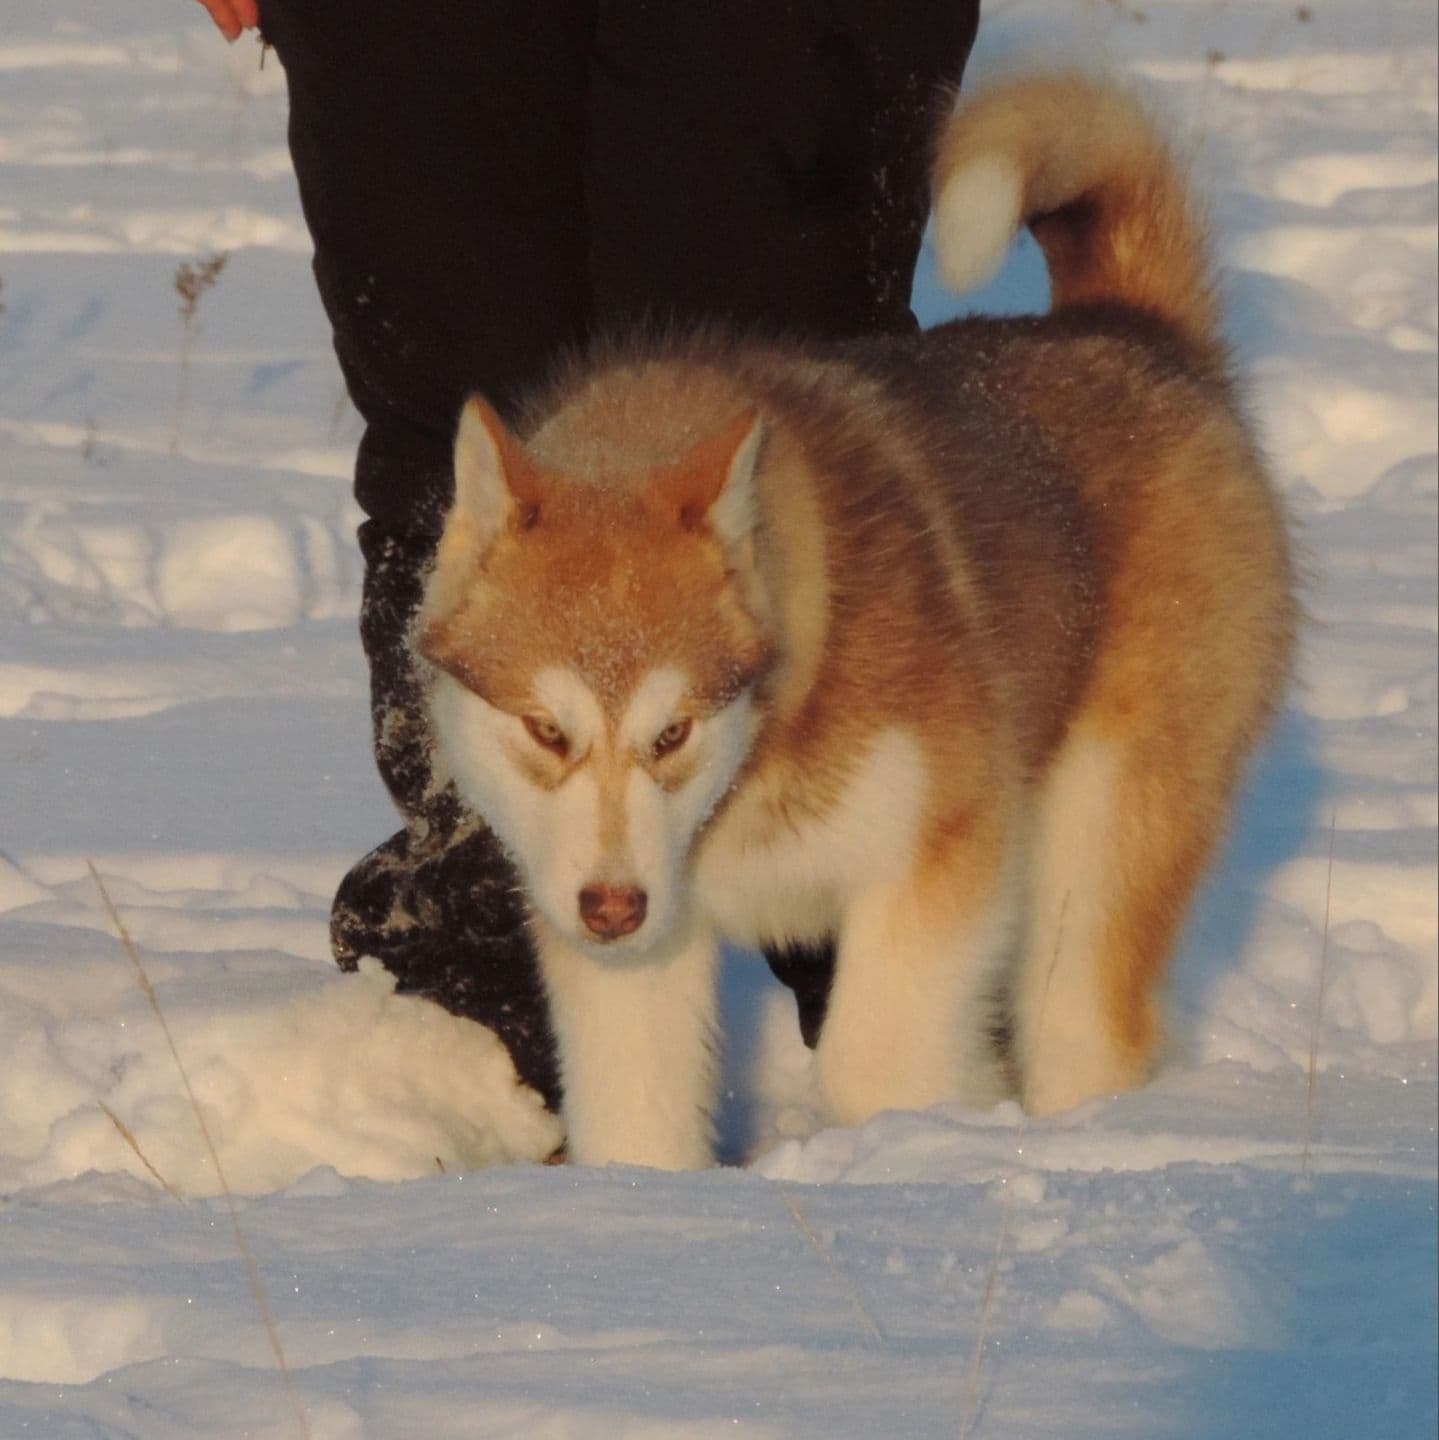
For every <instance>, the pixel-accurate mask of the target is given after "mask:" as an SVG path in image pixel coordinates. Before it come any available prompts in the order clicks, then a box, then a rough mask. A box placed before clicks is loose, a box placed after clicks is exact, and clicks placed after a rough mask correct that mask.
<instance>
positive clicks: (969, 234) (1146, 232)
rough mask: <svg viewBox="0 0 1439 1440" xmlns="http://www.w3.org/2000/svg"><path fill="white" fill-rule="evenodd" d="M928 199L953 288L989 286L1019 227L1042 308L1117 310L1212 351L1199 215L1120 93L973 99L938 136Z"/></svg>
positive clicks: (1011, 90)
mask: <svg viewBox="0 0 1439 1440" xmlns="http://www.w3.org/2000/svg"><path fill="white" fill-rule="evenodd" d="M934 195H935V209H934V220H935V238H936V245H937V248H938V252H939V265H940V273H941V275H942V276H943V277H944V279H945V282H946V283H947V284H948V285H950V286H951V287H952V288H953V289H954V290H956V291H959V292H962V291H965V290H968V289H972V288H973V287H974V286H976V285H978V284H981V283H983V282H984V281H985V280H987V279H989V278H990V277H991V276H992V275H993V274H994V272H995V271H997V270H998V269H999V266H1000V264H1001V263H1002V262H1003V260H1004V257H1005V254H1006V253H1007V251H1008V249H1009V246H1010V243H1011V241H1012V240H1013V239H1014V235H1015V232H1016V231H1017V230H1018V229H1019V227H1020V225H1022V224H1027V225H1028V226H1029V227H1030V229H1031V230H1032V231H1033V232H1034V236H1035V239H1036V240H1038V241H1039V244H1040V248H1041V249H1042V250H1043V251H1044V257H1045V260H1046V261H1047V262H1048V265H1049V277H1050V284H1051V288H1052V292H1053V308H1054V309H1055V310H1059V309H1062V308H1063V307H1065V306H1067V305H1084V304H1098V303H1107V304H1118V305H1125V306H1129V307H1131V308H1133V309H1135V310H1141V311H1145V312H1147V313H1149V314H1151V315H1155V316H1158V317H1159V318H1160V319H1162V320H1164V321H1167V322H1168V323H1169V324H1171V325H1173V326H1174V327H1175V328H1176V329H1178V330H1179V331H1180V332H1181V333H1182V334H1183V335H1184V336H1185V337H1187V338H1188V339H1189V340H1190V341H1191V342H1192V343H1194V344H1197V345H1199V346H1200V347H1201V348H1203V349H1205V350H1211V349H1214V348H1216V347H1217V346H1218V345H1219V344H1220V340H1219V314H1218V305H1217V303H1216V300H1215V295H1214V287H1213V282H1212V279H1211V275H1210V267H1209V261H1208V255H1207V247H1206V244H1205V228H1204V224H1203V221H1202V219H1201V218H1200V215H1199V207H1198V205H1197V204H1196V201H1195V199H1194V197H1193V195H1192V194H1191V192H1190V190H1189V187H1188V185H1187V184H1186V183H1185V179H1184V175H1183V173H1182V171H1181V169H1180V167H1179V166H1178V165H1177V164H1176V162H1175V160H1174V158H1173V157H1172V155H1171V154H1170V151H1169V147H1168V145H1167V144H1166V143H1165V140H1164V137H1163V135H1162V134H1161V133H1160V130H1159V129H1158V127H1157V126H1156V125H1155V123H1154V121H1153V120H1152V119H1151V118H1150V117H1149V115H1148V114H1147V113H1146V111H1145V108H1144V106H1143V105H1142V104H1141V103H1140V102H1139V101H1138V100H1137V99H1136V98H1135V97H1134V96H1133V95H1131V94H1130V93H1129V92H1128V91H1126V90H1124V89H1123V88H1121V87H1119V86H1117V85H1115V84H1113V83H1109V82H1105V81H1101V80H1096V79H1093V78H1092V77H1090V76H1086V75H1081V74H1074V73H1060V74H1056V75H1041V76H1036V77H1033V78H1030V79H1022V80H1014V81H1010V82H1008V83H1005V84H1000V85H998V86H995V87H994V88H992V89H990V90H988V91H984V92H982V93H980V94H979V95H977V96H976V97H975V98H974V99H973V100H971V101H968V102H966V103H964V104H962V105H961V106H960V108H959V110H958V112H957V113H956V114H955V115H954V116H953V118H951V119H950V120H949V121H948V123H947V124H946V126H945V128H944V130H943V131H942V132H941V134H940V137H939V145H938V148H937V152H936V163H935V170H934Z"/></svg>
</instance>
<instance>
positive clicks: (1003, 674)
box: [414, 74, 1295, 1169]
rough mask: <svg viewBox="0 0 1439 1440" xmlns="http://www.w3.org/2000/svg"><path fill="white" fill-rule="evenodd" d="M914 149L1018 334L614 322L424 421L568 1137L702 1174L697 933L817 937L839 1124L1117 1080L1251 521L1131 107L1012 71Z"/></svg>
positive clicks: (1284, 655)
mask: <svg viewBox="0 0 1439 1440" xmlns="http://www.w3.org/2000/svg"><path fill="white" fill-rule="evenodd" d="M936 153H937V157H938V158H937V163H936V168H935V194H936V202H935V226H936V234H937V241H938V248H939V253H940V257H941V265H942V270H943V273H944V275H945V276H946V277H947V278H948V280H949V281H950V283H952V284H953V285H954V287H955V288H956V289H959V290H963V289H966V288H969V287H970V286H972V285H974V284H976V283H977V282H979V281H981V280H983V279H984V278H986V277H987V276H988V275H989V274H990V273H991V272H992V271H993V270H994V269H995V268H996V267H997V266H998V265H999V264H1000V262H1001V261H1002V259H1003V257H1004V255H1005V253H1006V251H1007V249H1008V247H1009V245H1010V243H1011V241H1012V239H1013V237H1014V235H1015V233H1016V231H1017V230H1018V228H1019V227H1020V225H1021V224H1027V225H1028V226H1029V228H1030V229H1031V230H1032V232H1033V233H1034V235H1035V237H1036V238H1037V240H1038V242H1039V244H1040V247H1041V248H1042V250H1043V252H1044V254H1045V258H1046V262H1047V265H1048V269H1049V274H1050V280H1051V287H1052V306H1051V309H1050V311H1049V313H1048V314H1046V315H1043V316H1029V317H1020V318H1009V319H989V318H979V319H966V320H961V321H957V322H954V323H951V324H946V325H941V326H939V327H938V328H936V329H932V330H930V331H928V332H925V333H919V334H915V335H911V336H902V337H894V338H884V339H873V340H865V341H856V342H846V343H822V344H815V345H794V344H783V343H761V342H755V341H749V340H745V339H735V338H726V337H724V336H722V335H717V334H700V335H693V336H689V337H687V338H680V339H675V338H665V339H650V340H636V341H633V342H630V343H628V344H614V345H611V346H609V347H607V348H604V349H602V350H600V351H599V352H597V353H595V354H592V355H591V356H589V357H588V358H587V359H585V360H583V361H581V362H577V363H575V364H574V365H573V366H572V367H571V368H570V369H569V370H568V371H567V373H565V374H564V375H563V376H562V377H561V378H560V379H559V380H558V381H557V383H555V384H554V385H553V386H552V387H551V388H549V389H548V390H547V391H546V392H545V393H544V394H543V395H541V396H539V397H537V398H536V399H535V401H534V402H533V404H532V406H531V407H530V408H529V410H528V411H527V412H526V413H525V415H524V416H523V417H522V419H521V420H520V421H519V422H518V423H517V424H515V425H514V427H513V428H509V427H507V426H506V425H505V424H503V423H502V422H501V420H500V419H499V418H498V416H497V415H496V414H495V412H494V411H493V410H491V409H490V408H489V407H488V406H487V405H486V404H485V402H484V401H483V400H482V399H480V398H475V399H472V400H471V401H470V402H469V403H468V404H467V405H466V407H465V409H464V412H463V415H462V417H461V419H460V422H459V431H458V438H457V441H456V448H455V499H454V503H453V507H452V509H451V510H450V511H449V513H448V515H447V517H446V520H445V524H444V528H443V533H442V536H441V539H440V543H439V546H438V550H437V554H436V559H435V564H434V568H433V572H432V574H431V576H430V578H429V580H428V583H427V587H426V590H425V595H424V599H423V604H422V606H421V609H420V611H419V613H418V616H417V620H416V623H415V627H414V644H415V646H416V648H417V650H418V653H419V654H420V655H421V656H422V657H423V658H424V660H425V661H426V662H428V667H429V673H430V676H431V682H430V684H429V687H428V704H429V707H430V714H431V718H432V720H433V722H434V732H435V734H436V737H437V741H436V743H437V748H438V751H439V753H440V756H441V758H442V760H443V762H444V765H445V766H446V768H447V771H448V773H449V774H450V775H451V776H452V777H453V779H454V780H455V782H456V783H457V785H458V786H459V789H460V791H461V793H462V795H463V796H464V797H465V798H466V799H467V801H468V802H469V803H470V804H471V805H473V807H474V808H475V809H476V810H477V811H478V812H479V814H480V815H481V816H483V817H484V819H485V820H486V821H487V822H488V823H489V824H490V825H491V826H492V827H493V828H494V830H495V831H496V832H497V834H498V835H499V836H500V838H501V840H502V841H503V842H504V844H505V845H506V847H507V848H508V850H509V851H510V852H511V854H512V855H513V857H514V859H515V861H516V863H517V867H518V870H519V873H520V875H521V878H522V880H523V883H524V886H525V889H526V891H527V894H528V900H529V905H530V909H531V913H532V925H533V935H534V940H535V945H536V949H537V953H538V956H539V963H540V968H541V972H542V974H543V977H544V981H545V986H546V989H547V993H548V996H549V1000H550V1003H551V1007H552V1016H553V1021H554V1026H555V1031H556V1035H557V1037H558V1045H559V1057H560V1063H561V1071H562V1074H563V1079H564V1090H565V1100H564V1113H563V1118H564V1121H565V1125H566V1129H567V1133H568V1143H569V1154H570V1158H571V1159H572V1160H574V1161H577V1162H580V1163H606V1162H626V1163H633V1164H639V1165H648V1166H656V1167H661V1168H670V1169H684V1168H692V1167H698V1166H703V1165H706V1164H708V1163H710V1162H711V1160H712V1134H711V1121H710V1116H711V1112H712V1109H713V1107H714V1103H715V1098H716V1095H715V1092H716V1085H717V1077H716V1061H715V1049H714V1031H715V1023H716V1018H715V1017H716V999H715V990H716V966H717V957H718V954H719V944H720V941H721V940H722V939H727V940H731V941H734V942H737V943H739V944H741V945H748V946H756V945H759V944H760V943H761V942H765V943H776V944H784V943H787V942H805V943H813V942H817V941H821V940H823V939H825V938H826V937H836V938H837V944H838V951H837V964H836V971H835V977H834V984H833V990H832V993H831V997H830V1001H829V1009H828V1013H827V1016H826V1019H825V1023H824V1027H823V1031H822V1034H821V1035H820V1038H819V1042H818V1046H817V1049H816V1052H815V1071H816V1076H817V1080H818V1085H819V1089H820V1092H821V1095H822V1098H823V1101H824V1103H825V1105H826V1106H827V1108H828V1111H829V1113H830V1115H831V1116H832V1118H833V1119H834V1120H835V1121H837V1122H839V1123H846V1124H848V1123H857V1122H860V1121H863V1120H865V1119H867V1118H868V1117H870V1116H873V1115H875V1114H876V1113H877V1112H880V1111H883V1110H890V1109H913V1108H919V1107H923V1106H928V1105H931V1104H934V1103H935V1102H938V1101H944V1100H950V1099H955V1098H960V1099H967V1100H969V1101H971V1102H980V1103H983V1102H989V1101H993V1100H994V1099H996V1098H997V1097H1000V1096H1002V1095H1005V1094H1017V1095H1018V1098H1019V1099H1020V1100H1021V1101H1022V1103H1023V1104H1024V1106H1025V1108H1026V1109H1027V1110H1028V1111H1030V1112H1031V1113H1034V1114H1038V1115H1043V1114H1048V1113H1051V1112H1055V1111H1061V1110H1064V1109H1067V1108H1069V1107H1072V1106H1075V1105H1077V1104H1079V1103H1080V1102H1082V1101H1085V1100H1088V1099H1090V1098H1092V1097H1095V1096H1101V1095H1109V1094H1113V1093H1115V1092H1118V1091H1122V1090H1126V1089H1129V1088H1131V1087H1134V1086H1136V1085H1138V1084H1140V1083H1142V1082H1143V1081H1144V1080H1145V1078H1146V1077H1147V1075H1148V1073H1149V1072H1150V1069H1151V1066H1152V1064H1153V1061H1154V1056H1155V1051H1156V1045H1157V1043H1158V1041H1159V1037H1160V1030H1161V1025H1160V1017H1159V1003H1158V990H1159V987H1160V982H1161V979H1162V977H1163V973H1164V971H1165V967H1166V962H1167V960H1168V957H1169V955H1170V952H1171V951H1172V949H1173V948H1174V945H1175V942H1176V934H1177V931H1178V930H1179V927H1180V924H1181V921H1182V919H1183V917H1184V914H1185V911H1186V907H1187V906H1188V903H1189V901H1190V898H1191V896H1192V895H1193V893H1194V890H1195V887H1196V885H1197V883H1198V882H1199V880H1200V878H1201V876H1202V874H1203V872H1204V870H1205V867H1206V864H1207V862H1208V861H1209V859H1210V857H1211V856H1212V854H1213V851H1214V848H1215V845H1216V842H1217V840H1218V839H1219V837H1220V836H1221V833H1222V831H1223V828H1224V825H1225V821H1226V817H1227V814H1228V811H1229V809H1230V806H1231V801H1232V798H1233V795H1234V791H1235V788H1236V784H1237V782H1238V780H1239V778H1240V775H1241V771H1242V768H1243V766H1244V762H1245V760H1246V758H1247V757H1248V755H1249V754H1250V752H1251V751H1252V749H1253V747H1254V746H1255V744H1256V742H1257V740H1258V739H1259V738H1260V736H1261V735H1262V733H1263V731H1264V729H1265V726H1266V723H1267V722H1268V721H1269V719H1270V717H1271V716H1272V715H1273V713H1274V711H1275V708H1276V706H1277V704H1278V702H1279V699H1280V697H1281V695H1282V692H1283V689H1284V685H1285V681H1286V677H1287V675H1288V671H1289V666H1290V656H1291V649H1292V643H1293V639H1292V637H1293V632H1294V626H1295V607H1294V602H1293V600H1292V586H1291V564H1290V558H1289V544H1288V539H1287V533H1286V522H1285V518H1284V515H1283V512H1282V507H1281V504H1280V502H1279V500H1278V499H1277V497H1276V495H1275V493H1274V490H1273V488H1272V487H1271V485H1270V483H1269V481H1268V479H1267V477H1266V474H1265V468H1264V464H1263V462H1262V459H1261V457H1260V455H1259V452H1258V449H1257V447H1256V443H1255V440H1254V438H1253V436H1252V434H1251V432H1250V429H1249V426H1248V425H1247V423H1246V420H1245V416H1244V414H1243V410H1242V406H1241V404H1240V401H1239V398H1238V396H1237V394H1236V389H1235V385H1234V383H1233V381H1232V379H1231V377H1230V375H1229V372H1228V369H1227V362H1226V356H1225V352H1224V348H1223V345H1222V342H1221V340H1220V338H1219V332H1218V317H1217V312H1216V304H1215V300H1214V296H1213V288H1212V281H1211V276H1210V270H1209V265H1208V261H1207V259H1206V255H1205V250H1206V245H1205V235H1204V227H1203V225H1202V223H1201V221H1200V219H1199V217H1198V215H1197V211H1196V205H1195V203H1194V201H1193V199H1192V197H1191V195H1190V193H1189V191H1188V188H1187V186H1186V183H1185V181H1184V179H1183V177H1182V175H1181V173H1180V171H1179V169H1178V167H1177V166H1176V165H1175V163H1174V161H1173V160H1172V159H1171V157H1170V155H1169V152H1168V149H1167V147H1166V144H1165V142H1164V140H1163V139H1162V137H1161V134H1160V132H1159V131H1158V129H1157V128H1156V126H1155V125H1154V124H1153V123H1152V122H1151V121H1150V119H1149V118H1148V117H1147V115H1146V113H1145V111H1144V108H1143V107H1142V106H1141V105H1140V104H1139V103H1138V102H1137V101H1136V100H1135V99H1134V98H1132V97H1131V96H1130V95H1129V94H1128V93H1126V92H1125V91H1124V90H1123V89H1121V88H1119V87H1117V86H1114V85H1111V84H1109V83H1106V82H1101V81H1097V80H1093V79H1089V78H1085V77H1083V76H1079V75H1070V74H1059V75H1048V76H1039V77H1034V78H1029V79H1024V80H1017V81H1011V82H1009V83H1007V84H1004V85H1001V86H999V87H998V88H996V89H994V90H992V91H990V92H988V93H986V94H982V95H981V96H979V97H978V98H977V99H975V100H974V101H972V102H970V103H968V104H966V105H964V106H963V107H962V108H961V109H960V110H959V111H958V113H957V114H955V115H954V116H952V117H951V118H950V119H949V120H948V121H947V122H946V125H945V128H944V130H943V132H942V134H941V135H940V137H939V140H938V145H937V152H936ZM997 1029H998V1030H1002V1031H1004V1032H1007V1035H1008V1041H1007V1044H1006V1045H1005V1046H1004V1047H1003V1049H1002V1050H1001V1049H1000V1048H999V1047H997V1045H996V1041H995V1038H994V1037H995V1033H996V1030H997Z"/></svg>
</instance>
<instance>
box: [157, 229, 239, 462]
mask: <svg viewBox="0 0 1439 1440" xmlns="http://www.w3.org/2000/svg"><path fill="white" fill-rule="evenodd" d="M229 258H230V257H229V256H228V255H227V254H224V253H223V252H220V251H217V252H216V253H215V254H213V255H211V256H209V257H208V258H207V259H204V260H201V261H200V262H199V263H198V264H196V265H192V264H190V262H189V261H188V260H186V261H185V262H184V263H183V264H181V265H180V266H179V268H178V269H177V270H176V271H175V293H176V294H177V295H178V296H179V297H180V362H179V363H180V369H179V378H178V379H177V381H176V385H175V424H174V427H173V428H172V430H171V431H170V453H171V454H172V455H173V454H174V453H175V452H176V451H177V450H178V449H179V448H180V425H181V422H182V421H183V420H184V418H185V405H186V402H187V401H188V400H189V398H190V352H191V351H192V350H193V349H194V346H195V320H196V316H197V315H198V314H199V310H200V300H201V298H202V297H203V296H204V295H205V293H206V291H208V290H210V289H211V288H212V287H213V286H214V284H215V282H216V281H217V280H218V279H219V278H220V272H221V271H222V270H223V269H224V268H225V262H226V261H227V260H228V259H229Z"/></svg>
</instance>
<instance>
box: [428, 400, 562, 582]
mask: <svg viewBox="0 0 1439 1440" xmlns="http://www.w3.org/2000/svg"><path fill="white" fill-rule="evenodd" d="M541 488H542V487H541V485H540V477H539V474H538V472H537V471H536V469H535V467H534V465H533V463H532V462H531V461H530V458H529V456H527V455H526V454H525V452H524V449H523V447H522V446H521V445H520V443H519V441H517V440H516V439H515V438H514V436H512V435H511V434H510V432H509V431H508V430H507V429H506V428H505V422H504V421H503V420H501V419H500V417H499V416H498V415H497V414H496V413H495V412H494V410H492V409H491V408H490V406H489V405H488V404H486V403H485V401H484V400H482V399H481V398H480V397H479V396H478V395H473V396H471V397H470V399H469V400H467V401H466V402H465V408H464V409H463V410H462V411H461V412H460V428H459V433H458V434H457V435H456V436H455V503H454V505H453V506H452V507H451V509H450V513H449V516H448V518H447V519H446V521H445V539H446V541H448V540H449V539H450V535H451V532H452V531H454V532H456V535H457V537H463V539H464V541H465V544H466V548H467V549H469V550H470V551H471V553H472V554H480V553H483V552H484V551H485V550H487V549H489V546H490V543H491V542H492V541H493V540H494V539H495V537H496V536H497V535H498V534H499V533H500V532H501V531H502V530H505V529H511V530H515V531H524V530H532V529H534V527H535V526H536V525H537V524H538V523H539V518H540V506H541V499H542V496H541Z"/></svg>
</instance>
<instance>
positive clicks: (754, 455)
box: [656, 410, 765, 546]
mask: <svg viewBox="0 0 1439 1440" xmlns="http://www.w3.org/2000/svg"><path fill="white" fill-rule="evenodd" d="M764 434H765V424H764V420H763V418H762V417H761V416H760V415H759V414H758V412H756V411H754V410H749V411H746V412H745V413H744V414H743V415H741V416H740V417H739V419H737V420H735V421H734V422H733V423H732V424H730V425H727V426H726V427H725V428H724V429H723V430H722V431H720V432H719V434H717V435H712V436H710V437H709V439H707V440H701V441H700V443H699V444H698V445H696V446H695V448H694V449H693V450H691V451H690V453H689V454H688V455H686V456H685V458H684V459H683V460H681V461H680V462H679V464H677V465H675V466H673V467H672V468H671V469H670V470H669V471H668V472H667V473H666V474H665V475H664V476H663V477H662V478H661V480H660V483H659V485H658V486H657V487H656V488H657V493H658V495H659V496H660V497H661V503H662V504H663V505H664V506H665V507H666V508H667V509H668V510H669V511H670V514H671V515H673V516H674V517H675V518H676V519H678V521H679V523H680V526H681V527H682V528H683V529H685V530H703V529H708V530H709V531H711V532H712V533H713V534H714V535H715V536H716V537H717V538H718V539H719V540H720V541H721V542H722V543H723V544H725V545H727V546H735V545H739V544H741V543H743V542H744V541H746V540H748V539H749V538H750V535H751V533H752V532H753V530H754V526H755V519H756V507H755V490H754V476H755V470H756V468H757V467H758V465H759V457H760V451H761V449H762V448H763V445H764Z"/></svg>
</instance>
